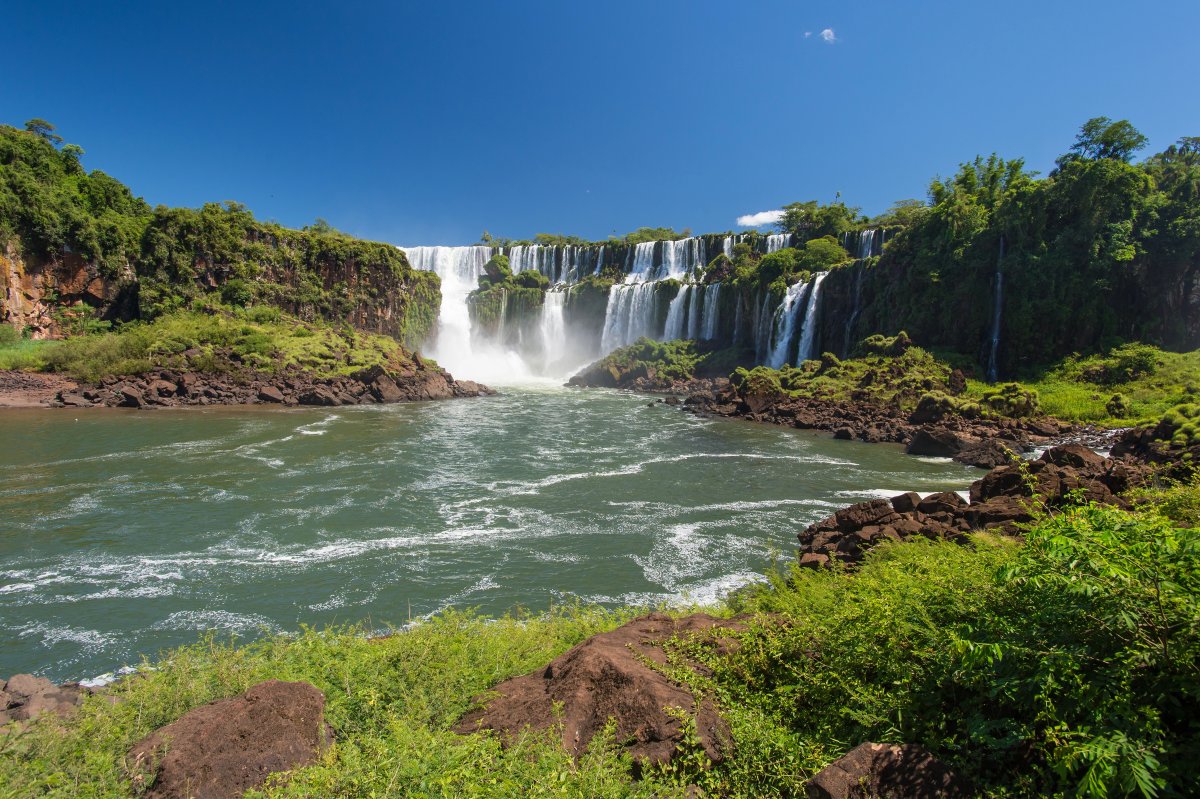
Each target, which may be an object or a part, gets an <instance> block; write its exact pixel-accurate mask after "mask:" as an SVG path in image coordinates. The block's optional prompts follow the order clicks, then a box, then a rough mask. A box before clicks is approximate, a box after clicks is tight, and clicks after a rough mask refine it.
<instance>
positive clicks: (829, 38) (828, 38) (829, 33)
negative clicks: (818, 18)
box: [821, 28, 837, 44]
mask: <svg viewBox="0 0 1200 799" xmlns="http://www.w3.org/2000/svg"><path fill="white" fill-rule="evenodd" d="M821 39H822V40H823V41H824V42H825V43H826V44H833V43H834V42H836V41H837V37H836V36H834V35H833V28H826V29H825V30H823V31H821Z"/></svg>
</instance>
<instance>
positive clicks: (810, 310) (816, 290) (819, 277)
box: [796, 272, 829, 364]
mask: <svg viewBox="0 0 1200 799" xmlns="http://www.w3.org/2000/svg"><path fill="white" fill-rule="evenodd" d="M828 275H829V273H828V272H819V273H818V274H816V275H815V276H814V277H813V279H812V288H811V289H810V290H809V292H808V307H807V308H806V309H805V311H804V327H803V328H802V329H801V330H800V346H799V347H798V348H797V355H796V363H797V364H801V363H804V362H805V361H807V360H810V359H811V358H812V357H813V351H812V350H813V342H814V341H815V339H816V336H817V311H819V310H820V302H821V283H822V282H823V281H824V280H825V278H826V277H827V276H828Z"/></svg>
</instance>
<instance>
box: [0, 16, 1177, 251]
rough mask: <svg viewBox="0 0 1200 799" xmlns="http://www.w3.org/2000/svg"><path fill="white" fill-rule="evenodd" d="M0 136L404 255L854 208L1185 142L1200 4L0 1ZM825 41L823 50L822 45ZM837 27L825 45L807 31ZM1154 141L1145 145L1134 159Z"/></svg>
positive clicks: (159, 187) (169, 193)
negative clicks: (1063, 161)
mask: <svg viewBox="0 0 1200 799" xmlns="http://www.w3.org/2000/svg"><path fill="white" fill-rule="evenodd" d="M3 17H4V39H3V41H4V45H3V47H4V57H3V61H4V66H3V70H2V72H0V108H3V109H4V114H3V119H0V121H3V122H6V123H8V124H12V125H18V126H19V125H21V124H22V123H23V122H24V121H25V120H26V119H28V118H30V117H35V116H37V117H43V118H45V119H48V120H49V121H51V122H53V123H54V124H56V125H58V127H59V129H60V132H61V133H62V134H63V135H64V136H65V137H66V139H67V141H71V142H75V143H78V144H80V145H82V146H83V147H84V149H85V150H87V156H86V157H85V160H84V163H85V164H86V165H87V166H88V168H91V169H97V168H98V169H103V170H104V171H106V172H109V173H110V174H112V175H114V176H115V177H117V178H120V179H121V180H123V181H125V182H126V183H128V184H129V185H130V186H131V187H132V188H133V189H134V191H135V192H136V193H138V194H141V195H142V196H144V197H145V198H146V199H147V200H148V201H149V202H151V203H154V204H157V203H165V204H168V205H183V206H197V205H199V204H201V203H203V202H205V201H211V200H226V199H232V200H237V201H239V202H242V203H245V204H246V205H248V206H250V208H252V209H253V210H254V211H255V213H256V214H257V215H258V216H259V217H261V218H264V219H273V220H276V221H278V222H280V223H283V224H285V225H290V226H301V225H304V224H308V223H310V222H312V221H313V220H314V219H315V218H317V217H323V218H325V219H327V220H328V221H329V222H330V223H331V224H333V225H334V226H336V227H338V228H340V229H343V230H346V231H348V232H351V233H354V234H356V235H360V236H366V237H369V238H375V239H381V240H385V241H391V242H395V243H401V244H435V243H437V244H462V243H471V242H473V241H475V240H476V239H477V238H478V237H479V234H480V232H481V231H483V230H484V229H485V228H486V229H487V230H489V231H491V232H492V233H493V234H494V235H504V236H510V237H514V238H523V237H528V236H532V235H533V234H534V233H538V232H556V233H573V234H577V235H582V236H585V237H588V238H604V237H606V236H608V235H609V234H610V233H613V232H618V233H624V232H627V231H629V230H632V229H633V228H636V227H638V226H640V225H668V226H674V227H676V228H684V227H690V228H692V229H693V230H694V231H697V232H700V231H718V230H726V229H730V228H733V227H734V226H735V219H736V217H738V216H739V215H742V214H748V213H752V212H756V211H763V210H767V209H771V208H778V207H779V206H780V205H782V204H783V203H787V202H791V201H794V200H807V199H820V200H826V201H827V200H831V199H833V198H834V196H835V194H836V193H837V192H841V194H842V197H843V198H844V199H845V200H846V201H847V202H849V203H851V204H853V205H859V206H861V207H862V208H863V210H864V211H866V212H868V213H878V212H880V211H882V210H884V209H886V208H887V206H888V205H889V204H890V203H891V202H892V201H893V200H896V199H900V198H905V197H923V196H924V193H925V187H926V186H927V184H928V181H929V179H930V178H931V177H933V176H934V175H936V174H947V173H950V172H952V171H953V170H954V169H955V167H956V165H957V164H958V163H959V162H961V161H963V160H967V159H970V158H972V157H973V156H974V155H975V154H977V153H988V152H992V151H996V152H999V153H1000V154H1001V155H1004V156H1008V157H1016V156H1024V157H1025V158H1026V159H1027V161H1028V163H1029V164H1030V165H1031V166H1032V167H1033V168H1035V169H1039V170H1042V171H1046V170H1048V169H1049V168H1050V167H1051V166H1052V164H1053V159H1054V157H1055V156H1056V155H1058V154H1060V153H1062V152H1063V151H1065V150H1066V149H1067V148H1068V147H1069V146H1070V144H1071V142H1072V140H1073V137H1074V133H1075V131H1076V130H1077V129H1078V127H1079V125H1080V124H1081V123H1082V122H1083V121H1085V120H1086V119H1088V118H1089V117H1092V116H1101V115H1103V116H1110V117H1113V118H1128V119H1129V120H1131V121H1132V122H1133V123H1134V124H1135V125H1136V126H1137V127H1138V128H1140V129H1141V130H1142V132H1143V133H1145V134H1146V135H1147V136H1149V137H1150V141H1151V146H1152V148H1153V149H1162V148H1163V147H1165V146H1166V145H1168V144H1170V143H1171V142H1172V141H1174V140H1175V139H1176V138H1178V137H1180V136H1184V135H1200V45H1198V44H1197V31H1198V30H1200V2H1197V1H1196V0H1170V1H1164V2H1154V0H1146V1H1145V2H1141V3H1137V4H1132V3H1127V2H1114V1H1113V0H1090V1H1089V2H1084V1H1083V0H1072V1H1071V2H1058V1H1057V0H1037V2H1027V0H1009V1H1008V2H1003V3H1001V2H993V3H976V2H964V1H963V0H929V1H925V0H910V2H896V1H895V0H887V1H886V2H884V1H880V2H865V1H864V2H857V3H846V2H802V1H801V0H791V2H775V1H773V0H772V1H766V0H764V1H763V2H754V0H695V1H694V2H684V1H683V0H637V1H634V0H603V1H602V2H592V3H580V2H572V1H571V0H562V1H561V2H549V1H548V0H542V1H541V2H521V1H520V0H514V1H513V2H503V3H501V2H450V1H449V0H447V1H445V2H425V3H400V2H393V3H383V2H380V3H375V4H368V3H354V2H339V3H336V4H334V3H329V4H327V5H325V6H318V5H317V4H314V3H306V2H281V3H267V2H230V3H215V2H213V3H200V2H183V3H176V2H155V3H144V2H122V3H93V2H86V3H84V2H76V3H48V2H37V1H36V0H14V1H13V2H12V3H9V4H8V5H7V6H6V9H5V12H4V14H3ZM826 30H829V31H831V32H832V34H826V35H825V36H822V31H826ZM827 38H832V41H827ZM1147 152H1149V150H1148V151H1147Z"/></svg>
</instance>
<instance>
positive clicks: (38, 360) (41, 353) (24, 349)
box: [0, 339, 58, 372]
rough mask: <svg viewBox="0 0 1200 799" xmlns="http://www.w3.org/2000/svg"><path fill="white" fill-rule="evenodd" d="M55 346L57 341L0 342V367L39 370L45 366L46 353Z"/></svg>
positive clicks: (25, 340) (18, 340) (20, 340)
mask: <svg viewBox="0 0 1200 799" xmlns="http://www.w3.org/2000/svg"><path fill="white" fill-rule="evenodd" d="M56 346H58V342H57V341H33V340H30V339H17V340H15V341H10V342H8V343H0V369H16V370H22V371H34V372H36V371H41V370H42V369H44V368H46V355H47V354H48V353H49V352H50V350H52V349H53V348H54V347H56Z"/></svg>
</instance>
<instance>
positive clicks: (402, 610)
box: [0, 384, 978, 680]
mask: <svg viewBox="0 0 1200 799" xmlns="http://www.w3.org/2000/svg"><path fill="white" fill-rule="evenodd" d="M0 441H3V446H2V447H0V641H3V646H0V675H9V674H13V673H17V672H23V671H32V672H37V673H39V674H43V675H45V676H48V677H50V678H52V679H54V680H67V679H83V678H90V677H95V676H97V675H101V674H104V673H108V672H113V671H115V670H116V669H118V668H119V667H121V666H122V665H125V664H131V665H136V664H137V663H138V662H139V661H140V659H141V656H142V655H148V656H150V657H151V658H153V657H155V656H156V655H157V653H159V652H160V651H162V650H164V649H166V648H169V647H172V646H176V645H179V644H185V643H191V642H194V641H195V640H196V639H197V637H198V636H199V635H200V634H202V633H203V632H204V631H206V630H212V629H215V630H218V631H220V632H221V633H222V634H230V633H236V634H237V635H238V636H239V637H243V638H253V637H256V636H259V635H262V634H264V633H269V632H281V631H292V630H296V629H298V627H299V626H300V625H301V624H308V625H317V626H320V625H325V624H329V623H338V622H351V621H353V622H358V621H366V622H368V624H369V625H370V626H371V627H372V628H374V629H386V628H387V627H388V626H389V625H403V624H405V623H406V622H408V621H409V620H411V619H417V618H420V617H422V616H425V615H427V614H431V613H435V612H437V611H439V610H441V609H444V608H448V607H459V608H463V607H476V608H479V609H480V610H481V611H482V612H484V613H489V614H496V613H503V612H505V611H507V610H509V609H512V608H514V607H517V606H521V607H524V608H527V609H531V610H534V611H537V610H541V609H545V608H547V607H548V606H550V605H552V604H560V603H563V602H571V601H583V602H593V603H601V604H604V605H610V606H615V605H625V604H634V605H649V604H656V603H663V602H667V603H686V602H696V603H706V602H712V601H713V600H715V599H717V598H718V597H719V596H721V595H723V594H724V593H726V592H728V591H729V590H731V589H733V588H735V587H737V586H739V585H742V584H744V583H746V582H748V581H751V580H755V579H760V578H759V575H761V574H762V573H763V571H764V570H765V569H767V568H769V566H770V564H771V560H772V558H773V557H775V556H778V555H782V556H784V557H788V556H790V555H791V553H792V551H793V549H794V547H795V543H796V540H795V536H796V534H797V533H798V532H799V531H801V530H802V529H803V528H804V527H805V526H806V525H808V524H809V523H811V522H813V521H816V520H818V519H820V518H823V517H824V516H827V515H829V514H830V513H831V512H833V511H834V510H835V509H837V508H839V507H842V506H844V505H847V504H850V503H853V502H857V501H861V500H862V499H865V498H870V497H876V496H890V495H892V494H896V493H900V492H902V491H907V490H916V491H922V492H930V491H937V490H944V489H962V488H965V487H966V486H967V485H968V484H969V483H970V482H971V481H972V480H973V479H975V478H976V477H977V476H978V473H977V472H976V471H975V470H973V469H969V468H967V467H963V466H959V465H957V464H954V463H950V462H942V461H935V460H928V459H920V458H913V457H909V456H906V455H904V454H903V453H902V452H901V450H900V449H899V448H898V447H893V446H886V445H868V444H863V443H860V442H852V441H835V440H833V439H831V438H829V437H828V436H826V435H819V434H812V433H806V432H802V431H797V430H790V429H784V428H779V427H773V426H767V425H755V424H752V423H747V422H742V421H733V420H724V419H701V418H697V417H695V416H692V415H691V414H688V413H685V412H683V411H681V410H679V409H677V408H672V407H669V406H665V405H662V404H657V403H655V402H654V401H653V400H652V399H651V398H649V397H646V396H642V395H637V394H631V393H624V392H616V391H605V390H587V391H585V390H574V389H564V388H561V387H558V386H557V385H550V384H546V385H531V386H521V387H508V388H505V389H504V390H503V391H502V392H501V393H500V394H498V395H497V396H494V397H486V398H479V399H467V400H452V401H446V402H436V403H417V404H407V405H387V406H372V407H355V408H339V409H287V410H284V409H265V408H214V409H202V410H201V409H187V410H162V411H150V412H135V411H122V410H87V411H76V410H72V409H65V410H53V411H51V410H8V411H4V412H3V413H0Z"/></svg>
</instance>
